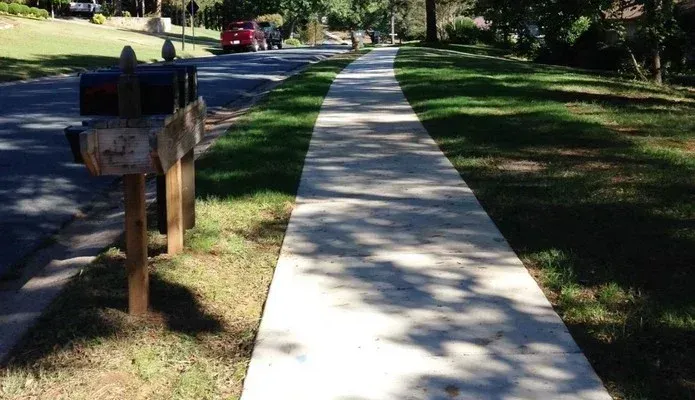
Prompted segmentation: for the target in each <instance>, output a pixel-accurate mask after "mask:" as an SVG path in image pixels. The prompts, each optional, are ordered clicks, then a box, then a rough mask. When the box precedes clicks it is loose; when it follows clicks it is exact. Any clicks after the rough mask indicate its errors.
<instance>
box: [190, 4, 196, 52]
mask: <svg viewBox="0 0 695 400" xmlns="http://www.w3.org/2000/svg"><path fill="white" fill-rule="evenodd" d="M193 18H195V13H194V12H193V0H191V33H192V35H193V40H192V43H193V51H195V20H194V19H193Z"/></svg>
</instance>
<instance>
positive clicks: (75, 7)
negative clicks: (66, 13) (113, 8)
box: [70, 0, 101, 17]
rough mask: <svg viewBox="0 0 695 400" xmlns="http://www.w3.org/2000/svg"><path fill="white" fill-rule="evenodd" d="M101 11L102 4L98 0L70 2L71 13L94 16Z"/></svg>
mask: <svg viewBox="0 0 695 400" xmlns="http://www.w3.org/2000/svg"><path fill="white" fill-rule="evenodd" d="M100 12H101V4H99V3H97V0H76V1H74V2H72V1H71V2H70V14H73V15H74V14H82V15H87V16H90V17H91V16H92V15H94V14H96V13H100Z"/></svg>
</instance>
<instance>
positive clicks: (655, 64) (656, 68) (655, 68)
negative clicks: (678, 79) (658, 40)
mask: <svg viewBox="0 0 695 400" xmlns="http://www.w3.org/2000/svg"><path fill="white" fill-rule="evenodd" d="M652 80H653V81H654V83H657V84H659V85H661V84H662V83H663V82H664V78H663V73H662V71H661V52H660V51H659V47H658V46H657V48H655V49H654V58H653V61H652Z"/></svg>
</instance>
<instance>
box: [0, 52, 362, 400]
mask: <svg viewBox="0 0 695 400" xmlns="http://www.w3.org/2000/svg"><path fill="white" fill-rule="evenodd" d="M354 58H355V55H341V56H338V57H334V58H332V59H330V60H327V61H324V62H322V63H319V64H317V65H314V66H312V67H310V68H309V69H308V70H307V71H306V72H304V73H302V74H300V75H298V76H296V77H294V78H290V79H289V80H288V81H287V82H285V83H284V84H283V85H282V86H280V87H279V88H278V89H276V90H275V91H273V92H272V93H271V94H270V95H269V97H268V98H267V99H266V100H265V101H264V102H262V103H261V104H259V105H258V106H256V107H255V108H254V109H253V110H252V111H251V112H250V113H249V114H247V115H246V116H245V117H243V118H242V120H241V121H239V122H238V123H237V124H236V125H235V127H233V128H232V129H231V130H230V132H228V133H227V134H226V135H225V136H224V137H222V138H220V139H219V140H218V141H217V143H216V144H215V145H214V147H213V148H212V149H211V150H210V152H209V153H208V154H207V155H206V156H205V157H204V158H203V159H201V160H199V162H198V163H197V171H196V172H197V174H196V185H197V186H196V187H197V195H198V201H197V226H196V228H195V229H193V230H190V231H188V232H187V235H186V251H185V253H184V254H181V255H179V256H176V257H169V256H167V255H166V254H162V253H163V252H164V249H165V237H163V236H161V235H159V234H158V233H156V231H155V227H156V223H155V221H153V217H154V214H152V215H151V218H150V221H149V225H150V226H151V228H150V249H149V254H150V256H151V257H152V258H151V260H150V274H151V275H150V276H151V278H150V279H151V298H152V304H151V315H149V316H148V317H147V318H144V319H136V318H131V317H129V316H128V314H127V313H126V308H127V297H126V276H125V270H124V254H123V252H122V250H121V246H117V247H114V248H112V249H110V250H108V251H106V252H105V253H103V254H102V255H101V256H100V257H99V260H98V261H97V262H95V263H94V264H93V265H92V266H90V267H89V268H87V269H86V270H84V271H83V273H81V274H80V275H79V276H78V277H77V278H76V279H75V280H74V281H73V282H72V283H71V284H70V285H69V286H68V287H67V289H66V290H65V292H64V293H63V294H62V295H61V297H60V298H59V300H58V301H57V302H56V303H55V304H54V305H53V306H52V307H51V308H50V310H49V311H48V313H47V314H46V315H45V316H44V318H43V319H42V321H41V322H40V323H39V325H38V326H37V327H36V328H35V329H33V331H32V332H31V334H30V335H29V336H28V337H27V338H26V340H25V342H24V343H23V344H22V345H21V346H20V348H18V349H16V351H15V352H14V355H13V357H14V358H13V359H12V360H11V362H10V364H9V365H8V366H7V367H6V368H3V369H2V370H0V398H3V399H26V398H32V399H34V398H39V399H51V400H53V399H71V400H72V399H97V398H98V399H119V400H120V399H144V398H147V399H219V398H225V399H236V398H238V397H239V395H240V393H241V384H242V380H243V378H244V376H245V374H246V368H247V365H248V361H249V358H250V355H251V350H252V346H253V340H254V337H255V334H256V330H257V328H258V324H259V320H260V316H261V311H262V307H263V304H264V301H265V298H266V294H267V290H268V286H269V284H270V280H271V277H272V274H273V269H274V267H275V263H276V260H277V257H278V254H279V251H280V246H281V244H282V239H283V237H284V233H285V227H286V225H287V222H288V220H289V216H290V212H291V210H292V207H293V203H294V199H295V193H296V189H297V186H298V184H299V178H300V174H301V170H302V166H303V163H304V156H305V154H306V151H307V148H308V145H309V140H310V138H311V132H312V130H313V126H314V122H315V120H316V117H317V116H318V112H319V109H320V106H321V103H322V101H323V98H324V96H325V94H326V93H327V91H328V88H329V86H330V84H331V82H332V81H333V79H334V77H335V76H336V75H337V74H338V72H340V71H341V70H342V68H343V67H345V66H346V65H347V64H348V63H349V62H350V61H351V60H353V59H354Z"/></svg>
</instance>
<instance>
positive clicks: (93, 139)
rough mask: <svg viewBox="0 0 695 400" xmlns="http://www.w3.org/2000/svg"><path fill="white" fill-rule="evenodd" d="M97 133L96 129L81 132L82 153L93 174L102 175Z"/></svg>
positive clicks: (88, 168)
mask: <svg viewBox="0 0 695 400" xmlns="http://www.w3.org/2000/svg"><path fill="white" fill-rule="evenodd" d="M97 142H98V141H97V133H96V131H95V130H93V129H91V130H87V131H84V132H82V133H80V153H81V154H82V160H83V161H84V164H85V165H86V166H87V170H88V171H89V173H90V174H92V175H93V176H99V175H101V168H100V167H99V146H98V145H97Z"/></svg>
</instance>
